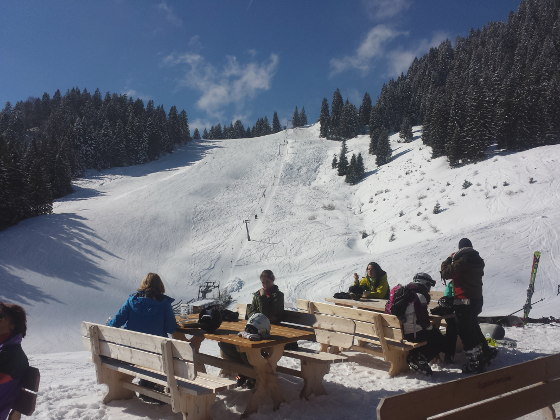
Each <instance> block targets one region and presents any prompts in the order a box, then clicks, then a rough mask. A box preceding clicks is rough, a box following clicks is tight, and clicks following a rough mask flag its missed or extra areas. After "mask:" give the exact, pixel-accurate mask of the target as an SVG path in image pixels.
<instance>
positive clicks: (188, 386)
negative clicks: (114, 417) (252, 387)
mask: <svg viewBox="0 0 560 420" xmlns="http://www.w3.org/2000/svg"><path fill="white" fill-rule="evenodd" d="M103 365H104V366H105V367H107V368H109V369H112V370H115V371H117V372H121V373H125V374H128V375H133V376H135V377H137V378H139V379H145V380H148V381H151V382H154V383H156V384H160V385H163V386H167V378H166V377H165V375H162V374H161V373H158V372H155V371H152V370H149V369H145V368H142V367H139V366H133V365H128V364H126V363H123V362H119V361H118V360H114V359H104V363H103ZM176 380H177V384H178V385H179V386H180V387H181V389H182V390H183V391H185V392H186V393H188V394H190V395H208V394H212V393H214V392H219V391H223V390H226V389H228V388H231V387H233V386H235V381H232V380H229V379H226V378H217V379H216V380H212V381H211V380H209V379H208V375H199V376H197V377H196V378H195V379H194V380H186V379H183V378H177V377H176ZM123 383H124V382H123Z"/></svg>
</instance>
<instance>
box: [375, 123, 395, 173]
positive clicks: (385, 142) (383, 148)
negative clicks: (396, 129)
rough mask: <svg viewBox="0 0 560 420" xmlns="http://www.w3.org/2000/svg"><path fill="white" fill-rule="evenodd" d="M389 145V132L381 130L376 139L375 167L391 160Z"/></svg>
mask: <svg viewBox="0 0 560 420" xmlns="http://www.w3.org/2000/svg"><path fill="white" fill-rule="evenodd" d="M391 154H392V151H391V145H390V143H389V131H387V129H384V130H381V132H380V134H379V137H378V138H377V148H376V155H377V156H376V157H375V163H376V164H377V166H381V165H385V164H386V163H388V162H389V161H390V160H391Z"/></svg>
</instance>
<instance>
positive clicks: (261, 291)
mask: <svg viewBox="0 0 560 420" xmlns="http://www.w3.org/2000/svg"><path fill="white" fill-rule="evenodd" d="M259 293H260V295H261V296H264V287H261V290H259Z"/></svg>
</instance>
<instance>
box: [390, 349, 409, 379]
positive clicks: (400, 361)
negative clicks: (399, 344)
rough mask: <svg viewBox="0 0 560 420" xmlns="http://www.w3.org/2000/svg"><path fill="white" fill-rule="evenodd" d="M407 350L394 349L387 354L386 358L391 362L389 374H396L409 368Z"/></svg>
mask: <svg viewBox="0 0 560 420" xmlns="http://www.w3.org/2000/svg"><path fill="white" fill-rule="evenodd" d="M407 355H408V352H407V351H401V350H393V351H389V352H388V353H386V354H385V360H386V361H388V362H389V363H390V364H391V367H390V368H389V376H395V375H398V374H399V373H403V372H406V371H408V370H409V367H408V363H407V361H406V356H407Z"/></svg>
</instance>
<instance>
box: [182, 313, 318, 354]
mask: <svg viewBox="0 0 560 420" xmlns="http://www.w3.org/2000/svg"><path fill="white" fill-rule="evenodd" d="M196 321H197V320H196V319H192V318H190V319H189V318H187V319H184V318H178V319H177V323H178V325H179V328H178V329H177V331H178V332H183V333H187V334H191V335H197V336H203V337H204V338H206V339H209V340H214V341H219V342H222V343H229V344H234V345H236V346H239V347H242V348H253V349H255V348H264V347H272V346H275V345H278V344H287V343H293V342H294V341H298V340H312V339H313V338H314V337H315V334H314V333H313V332H312V331H309V330H305V329H299V328H296V327H291V326H290V327H286V326H284V325H275V324H272V325H271V328H270V338H268V339H266V340H260V341H251V340H249V339H246V338H243V337H240V336H238V335H237V333H239V332H241V331H245V325H246V324H247V322H246V321H245V320H239V321H224V322H222V324H221V325H220V328H218V329H217V330H216V331H215V332H213V333H207V332H204V331H203V330H201V329H200V328H198V326H196V325H193V324H195V323H196Z"/></svg>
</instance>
